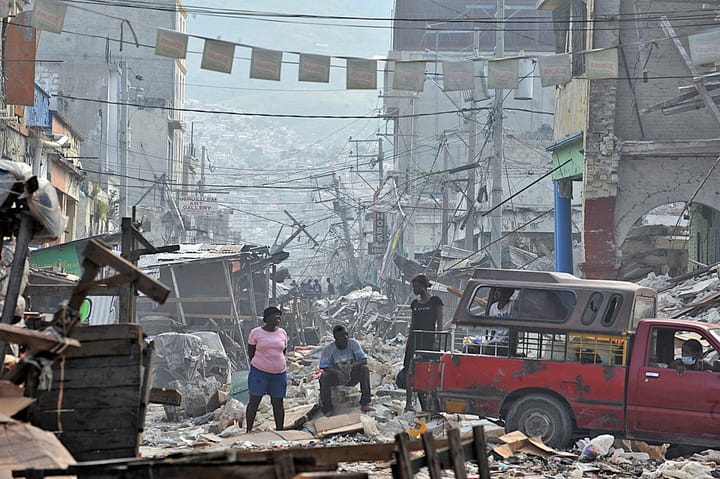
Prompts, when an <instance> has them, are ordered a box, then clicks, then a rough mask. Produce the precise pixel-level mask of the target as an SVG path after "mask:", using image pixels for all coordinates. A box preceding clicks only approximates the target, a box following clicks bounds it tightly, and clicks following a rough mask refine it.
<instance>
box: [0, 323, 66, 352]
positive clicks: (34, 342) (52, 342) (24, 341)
mask: <svg viewBox="0 0 720 479" xmlns="http://www.w3.org/2000/svg"><path fill="white" fill-rule="evenodd" d="M0 339H2V340H4V341H7V342H9V343H14V344H20V345H23V346H27V347H28V348H30V349H32V350H35V351H55V350H58V349H61V348H67V350H66V352H69V351H70V350H72V349H79V348H80V343H79V342H78V341H77V340H76V339H72V338H62V337H55V336H51V335H50V334H48V333H43V332H41V331H33V330H32V329H27V328H21V327H18V326H13V325H11V324H1V323H0Z"/></svg>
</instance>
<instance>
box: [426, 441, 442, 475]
mask: <svg viewBox="0 0 720 479" xmlns="http://www.w3.org/2000/svg"><path fill="white" fill-rule="evenodd" d="M422 443H423V449H425V463H426V465H427V468H428V471H429V472H430V479H441V478H442V471H440V462H439V460H438V455H437V451H436V450H435V442H434V440H433V435H432V432H430V431H425V432H424V433H422Z"/></svg>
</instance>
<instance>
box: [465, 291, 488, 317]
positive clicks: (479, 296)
mask: <svg viewBox="0 0 720 479" xmlns="http://www.w3.org/2000/svg"><path fill="white" fill-rule="evenodd" d="M491 294H492V288H490V287H488V286H480V287H479V288H476V289H475V291H474V292H473V296H472V300H471V301H470V303H469V304H468V312H469V313H470V314H471V315H472V316H487V314H488V309H489V308H490V298H491V297H492V296H491Z"/></svg>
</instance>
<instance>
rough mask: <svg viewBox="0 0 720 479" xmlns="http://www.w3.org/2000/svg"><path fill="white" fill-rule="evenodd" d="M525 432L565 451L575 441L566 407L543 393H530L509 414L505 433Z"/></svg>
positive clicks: (513, 406)
mask: <svg viewBox="0 0 720 479" xmlns="http://www.w3.org/2000/svg"><path fill="white" fill-rule="evenodd" d="M516 430H517V431H522V432H523V433H524V434H525V435H526V436H528V437H537V436H540V438H541V439H542V440H543V442H544V443H545V444H547V445H548V446H551V447H556V448H564V447H566V446H567V445H568V444H569V443H570V440H571V439H572V419H571V418H570V413H569V412H568V410H567V408H566V407H565V405H563V404H562V403H561V402H560V401H558V400H557V399H555V398H553V397H550V396H545V395H542V394H530V395H528V396H525V397H522V398H520V399H518V400H517V401H515V403H514V404H513V405H512V407H511V408H510V412H508V415H507V419H506V422H505V431H506V432H512V431H516Z"/></svg>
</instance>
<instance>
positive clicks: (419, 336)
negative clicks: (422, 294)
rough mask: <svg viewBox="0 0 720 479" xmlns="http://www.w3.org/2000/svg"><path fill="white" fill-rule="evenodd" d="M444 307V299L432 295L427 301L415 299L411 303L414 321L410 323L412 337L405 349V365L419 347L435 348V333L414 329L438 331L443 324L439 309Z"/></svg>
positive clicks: (424, 348)
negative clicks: (439, 321) (422, 301)
mask: <svg viewBox="0 0 720 479" xmlns="http://www.w3.org/2000/svg"><path fill="white" fill-rule="evenodd" d="M442 307H443V302H442V299H440V298H439V297H437V296H431V297H430V299H429V300H428V302H427V303H421V302H420V301H419V300H417V299H416V300H414V301H413V302H412V303H410V310H411V311H412V322H411V324H410V337H409V338H408V344H407V348H406V349H405V361H404V364H405V367H407V365H408V364H409V360H410V358H412V356H413V354H415V351H416V350H418V349H422V350H432V349H435V335H434V334H431V333H415V334H413V331H436V330H437V328H438V327H440V326H442V325H439V324H436V323H437V316H438V314H437V311H438V309H439V308H442Z"/></svg>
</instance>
